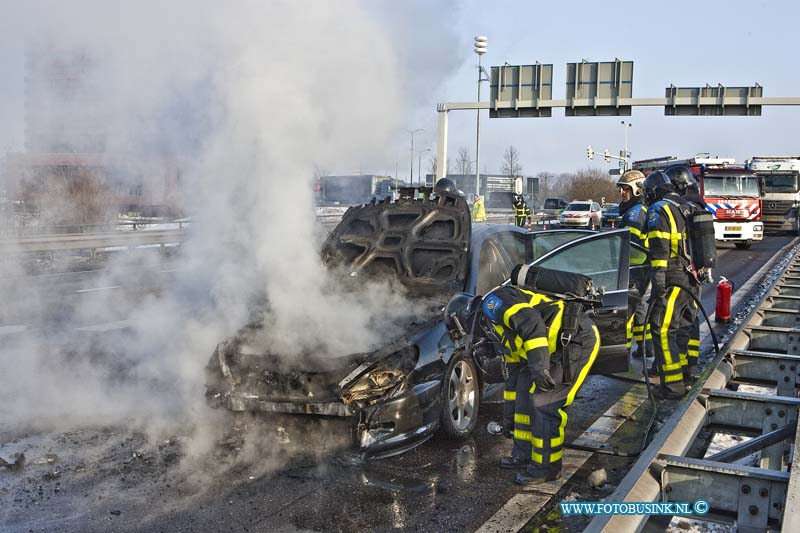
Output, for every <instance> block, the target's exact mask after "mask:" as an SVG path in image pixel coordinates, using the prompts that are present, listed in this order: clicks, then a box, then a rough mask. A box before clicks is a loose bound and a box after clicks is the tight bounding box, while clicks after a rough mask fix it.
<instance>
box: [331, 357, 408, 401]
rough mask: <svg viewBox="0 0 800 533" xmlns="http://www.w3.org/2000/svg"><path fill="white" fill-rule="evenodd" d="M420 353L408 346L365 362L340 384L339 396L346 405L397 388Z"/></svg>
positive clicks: (370, 399)
mask: <svg viewBox="0 0 800 533" xmlns="http://www.w3.org/2000/svg"><path fill="white" fill-rule="evenodd" d="M418 359H419V352H418V351H417V348H416V347H414V346H407V347H405V348H402V349H401V350H398V351H396V352H394V353H392V354H391V355H389V356H387V357H384V358H383V359H381V360H380V361H376V362H373V363H365V364H363V365H360V366H359V367H358V368H356V369H355V370H354V371H353V372H351V373H350V375H349V376H347V377H346V378H344V379H343V380H342V381H341V382H340V383H339V395H340V396H341V398H342V401H343V402H344V403H345V404H349V403H351V402H359V401H363V402H368V403H369V402H373V401H375V400H377V399H378V398H380V397H382V396H384V395H385V394H387V393H388V392H389V391H391V390H392V389H395V388H397V387H399V386H400V385H401V384H402V383H403V382H404V381H405V378H406V377H407V376H408V374H410V373H411V371H412V370H413V369H414V367H415V366H416V365H417V360H418Z"/></svg>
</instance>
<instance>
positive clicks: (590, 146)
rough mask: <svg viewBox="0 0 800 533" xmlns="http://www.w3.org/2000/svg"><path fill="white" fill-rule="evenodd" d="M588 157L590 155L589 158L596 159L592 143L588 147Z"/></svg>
mask: <svg viewBox="0 0 800 533" xmlns="http://www.w3.org/2000/svg"><path fill="white" fill-rule="evenodd" d="M586 157H588V158H589V159H594V150H593V149H592V145H591V144H590V145H589V147H588V148H587V149H586Z"/></svg>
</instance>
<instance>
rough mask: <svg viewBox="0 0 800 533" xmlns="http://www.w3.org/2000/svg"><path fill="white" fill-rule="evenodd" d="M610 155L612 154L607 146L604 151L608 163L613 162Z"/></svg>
mask: <svg viewBox="0 0 800 533" xmlns="http://www.w3.org/2000/svg"><path fill="white" fill-rule="evenodd" d="M610 155H611V154H609V153H608V148H606V151H605V152H603V158H605V160H606V163H611V158H610V157H609V156H610Z"/></svg>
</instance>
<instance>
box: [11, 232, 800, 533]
mask: <svg viewBox="0 0 800 533" xmlns="http://www.w3.org/2000/svg"><path fill="white" fill-rule="evenodd" d="M791 241H792V238H791V237H778V236H775V237H769V238H768V239H767V240H765V241H763V242H761V243H757V244H755V245H753V247H752V248H751V249H750V250H738V249H735V248H733V247H732V246H731V247H727V246H724V245H723V246H722V247H721V248H720V267H719V269H718V270H717V275H716V276H715V277H718V276H720V275H723V276H725V277H728V278H730V279H733V281H734V283H735V284H736V286H738V287H741V286H744V284H745V283H746V281H747V280H748V279H750V277H751V276H752V275H753V274H754V273H755V272H756V271H758V269H759V268H761V266H763V265H764V263H765V262H767V261H768V260H770V259H771V258H772V257H774V256H775V255H776V254H777V253H778V252H779V251H780V250H781V249H782V248H783V247H784V246H786V245H787V244H788V243H789V242H791ZM172 270H173V268H172V267H171V266H170V265H163V264H157V265H149V266H148V267H147V268H143V269H139V270H135V272H136V275H131V276H128V277H124V279H119V278H109V277H108V276H107V275H105V274H102V273H96V274H91V273H89V274H86V273H84V274H80V275H69V276H63V277H48V278H44V277H43V278H40V279H39V280H38V281H39V283H38V286H39V289H38V290H39V292H38V293H37V295H38V296H37V298H38V297H41V298H49V299H51V300H52V301H62V302H64V301H66V302H67V304H65V305H66V307H65V308H62V309H61V310H60V311H59V312H63V311H64V309H74V308H80V307H81V306H82V304H81V299H83V298H94V297H96V296H97V293H99V292H104V291H120V290H122V289H124V290H123V291H122V292H120V293H119V295H120V297H122V298H131V299H136V298H140V297H141V294H142V293H146V292H149V291H157V290H158V287H160V286H161V285H162V284H163V283H168V282H169V281H170V278H169V276H171V275H173V274H174V272H172ZM128 278H130V279H128ZM4 282H5V283H6V285H5V286H4V289H3V290H10V288H12V287H13V285H14V284H13V280H4ZM115 285H119V286H120V288H109V287H114V286H115ZM92 289H97V290H92ZM67 295H68V296H69V298H66V296H67ZM703 302H704V305H705V306H706V307H707V308H708V309H709V312H711V311H712V310H713V307H714V305H713V303H714V292H713V290H706V291H704V295H703ZM120 307H122V308H124V307H125V306H124V305H120ZM76 316H77V315H76ZM20 318H25V317H8V316H4V317H2V321H0V333H2V328H3V327H4V326H5V327H7V326H9V325H13V324H17V325H19V324H20V323H21V321H20ZM28 318H30V320H32V321H33V322H36V323H38V324H39V325H40V326H41V325H42V324H44V323H46V322H47V321H50V320H56V319H57V314H56V313H53V314H48V315H47V316H41V315H34V314H32V315H31V316H30V317H28ZM98 318H103V319H104V320H107V319H109V318H111V319H114V320H117V319H121V318H124V317H123V316H113V317H81V318H80V324H81V325H82V326H86V321H87V320H96V319H98ZM11 320H14V321H11ZM22 322H24V320H22ZM62 322H63V321H62ZM62 326H64V324H63V323H62ZM23 334H25V333H23ZM28 334H31V335H35V334H36V328H31V329H30V330H28ZM0 342H2V337H0ZM632 386H633V384H632V383H630V382H626V381H622V380H617V379H613V378H608V377H604V376H592V377H590V378H589V379H588V380H587V383H586V384H585V386H584V387H583V388H582V390H581V391H580V393H579V395H578V397H577V398H576V400H575V403H574V405H573V406H572V408H571V409H570V422H569V424H568V426H567V440H568V441H572V440H574V439H575V438H576V437H577V436H578V435H580V434H581V433H583V432H584V430H586V428H588V427H589V426H590V425H591V424H592V423H593V422H595V421H596V420H598V418H599V417H600V415H601V414H603V413H604V412H605V411H606V410H607V409H609V408H610V407H612V406H613V405H614V404H615V403H616V402H617V400H618V399H619V398H620V397H621V396H622V395H623V394H625V393H626V392H628V391H629V390H630V389H631V387H632ZM197 408H198V409H204V408H205V405H204V402H203V399H202V398H198V407H197ZM499 415H500V405H499V404H498V403H492V404H484V406H483V408H482V412H481V417H480V425H479V429H480V430H479V431H477V432H476V433H475V435H474V438H472V439H469V440H467V441H465V442H452V441H448V440H446V439H444V438H441V437H439V436H436V437H434V438H433V439H431V440H430V441H428V442H427V443H425V444H423V445H422V446H420V447H418V448H417V449H415V450H413V451H411V452H409V453H406V454H404V455H402V456H398V457H394V458H389V459H385V460H381V461H376V462H372V463H368V464H355V465H353V464H349V463H348V462H347V461H346V460H343V458H346V454H345V453H343V452H342V451H341V450H339V449H337V447H336V442H335V438H332V436H333V435H334V434H335V431H336V430H335V429H332V428H331V427H330V426H328V425H325V423H324V422H321V423H310V422H309V421H308V420H307V419H305V418H303V417H301V418H269V419H255V420H252V419H250V420H242V419H235V418H234V417H232V416H227V415H224V416H223V418H222V420H221V421H220V422H219V423H220V425H224V426H226V427H229V428H231V427H234V426H235V428H236V429H237V430H236V431H234V430H233V429H231V430H230V431H228V432H227V435H228V438H227V439H224V440H217V441H216V442H217V444H216V445H215V446H213V447H212V448H211V449H210V450H207V451H205V452H204V453H202V454H197V453H195V452H193V450H194V449H195V448H196V443H195V442H193V441H192V439H191V438H190V436H189V435H190V433H191V429H192V428H187V427H183V426H182V425H181V424H179V423H176V425H175V427H174V431H167V432H166V433H163V431H162V433H161V434H160V437H159V438H158V439H154V438H153V437H152V434H150V435H146V434H145V433H143V432H141V431H138V430H137V429H135V428H136V427H137V426H136V424H135V423H134V422H133V421H128V420H120V421H117V422H116V423H114V424H113V425H109V426H102V427H98V426H90V427H70V428H69V429H67V430H61V431H49V432H42V431H23V430H11V429H9V428H5V429H3V424H2V423H0V457H2V458H3V459H6V460H10V459H11V458H12V457H13V456H14V454H15V453H17V452H24V453H25V456H26V464H25V465H24V466H22V467H21V468H20V469H18V470H13V469H10V468H0V501H2V503H3V505H2V509H0V529H2V530H3V531H6V530H7V531H39V530H46V531H51V530H52V531H108V530H130V531H140V530H146V531H198V530H199V531H204V530H208V531H354V530H371V531H389V530H409V531H465V530H476V529H478V528H479V527H481V526H482V525H483V524H485V523H486V521H487V520H489V519H490V518H491V517H492V516H493V515H494V514H495V513H496V512H497V511H498V510H499V509H501V508H503V506H504V505H506V504H507V502H509V500H510V499H512V498H513V497H515V495H517V494H518V490H517V487H516V486H514V485H513V484H512V483H511V477H512V474H510V473H509V472H508V471H503V470H500V469H499V468H497V466H496V461H497V458H498V457H499V456H501V455H503V454H505V453H507V452H508V451H509V442H508V441H507V440H505V439H503V438H500V437H491V436H489V435H488V434H487V433H486V432H485V431H484V430H483V428H484V427H485V425H486V423H487V422H488V421H489V420H492V419H497V418H499ZM648 415H649V407H648V406H646V405H645V406H642V407H641V408H639V410H638V411H636V414H635V415H634V416H633V417H632V418H633V419H634V420H633V421H632V422H631V424H630V425H629V426H623V429H622V430H620V431H619V432H618V433H617V434H615V435H614V436H613V437H612V439H611V442H610V446H609V449H614V448H616V449H618V450H622V451H628V452H631V451H635V450H636V449H637V448H638V445H639V443H640V441H641V423H642V421H643V420H645V419H646V418H647V416H648ZM631 461H632V459H629V458H620V457H613V456H594V457H593V458H591V459H589V461H588V462H587V463H586V464H585V465H584V466H583V467H582V468H581V469H580V470H579V471H578V473H577V474H576V475H575V476H574V477H573V478H572V479H571V480H570V481H569V482H568V483H567V484H566V485H565V486H564V487H563V488H562V489H561V490H560V491H559V493H558V495H557V497H556V500H558V499H562V498H564V497H569V498H573V499H579V500H592V499H599V498H602V497H603V496H605V495H607V494H608V493H609V492H610V490H608V487H613V483H614V481H615V480H617V479H619V478H621V477H622V475H624V473H625V471H626V467H627V465H629V464H630V462H631ZM601 466H602V467H604V468H606V469H607V471H608V476H609V482H610V485H606V487H605V488H601V489H592V488H590V487H589V485H588V484H587V482H586V478H587V476H588V474H589V473H590V472H592V471H593V470H594V469H596V468H599V467H601ZM542 497H543V498H545V499H546V497H547V495H546V494H543V495H542ZM545 510H547V507H545ZM545 515H546V513H545ZM537 520H539V521H541V520H545V521H546V520H552V521H554V522H557V521H558V518H557V517H553V516H551V517H550V518H548V517H547V516H539V517H538V518H537ZM509 523H510V522H509ZM493 528H494V529H495V530H498V531H502V530H505V529H503V528H504V526H502V525H499V526H492V527H489V528H487V529H488V530H492V529H493Z"/></svg>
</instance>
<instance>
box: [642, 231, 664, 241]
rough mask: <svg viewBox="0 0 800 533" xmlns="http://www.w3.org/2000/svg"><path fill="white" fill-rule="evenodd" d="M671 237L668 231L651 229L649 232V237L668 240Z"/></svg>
mask: <svg viewBox="0 0 800 533" xmlns="http://www.w3.org/2000/svg"><path fill="white" fill-rule="evenodd" d="M669 237H670V235H669V233H668V232H666V231H658V230H650V232H648V233H647V238H648V239H664V240H665V241H668V240H669Z"/></svg>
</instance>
